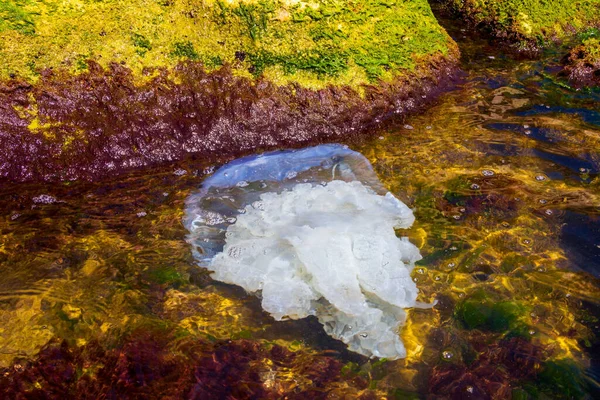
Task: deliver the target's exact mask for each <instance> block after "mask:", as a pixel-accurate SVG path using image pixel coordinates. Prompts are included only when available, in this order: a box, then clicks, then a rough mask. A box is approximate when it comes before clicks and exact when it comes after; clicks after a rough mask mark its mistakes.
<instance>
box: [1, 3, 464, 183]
mask: <svg viewBox="0 0 600 400" xmlns="http://www.w3.org/2000/svg"><path fill="white" fill-rule="evenodd" d="M0 16H2V22H0V58H1V59H2V60H3V63H2V64H1V65H0V100H1V105H0V149H2V150H0V153H1V154H0V155H1V156H2V157H3V159H4V160H6V161H5V162H4V163H2V164H0V177H4V178H8V179H12V180H19V181H22V180H30V179H46V180H56V179H78V178H97V177H101V176H104V175H106V174H107V173H114V172H116V171H120V170H123V169H127V168H132V167H142V166H146V165H153V164H158V163H162V162H166V161H173V160H178V159H182V158H183V157H185V156H186V155H189V154H196V155H198V154H199V155H203V156H206V155H208V154H211V155H214V154H216V153H218V154H221V155H223V154H232V153H237V154H239V153H243V152H248V151H251V150H254V149H256V148H266V147H275V146H282V145H286V146H289V145H293V144H296V143H308V142H315V141H323V140H340V139H342V138H348V137H351V136H354V135H356V134H358V133H360V132H364V130H365V129H366V128H367V127H368V126H372V125H373V124H374V123H375V124H377V123H379V122H380V121H381V120H382V119H384V118H386V117H389V116H391V115H394V114H403V113H406V112H407V111H410V110H413V109H415V108H417V107H418V106H419V105H421V104H423V103H424V102H426V101H428V100H429V98H431V97H432V95H433V94H435V93H436V91H438V90H439V89H440V87H441V86H442V85H443V84H446V83H447V80H448V79H447V78H448V76H450V75H452V74H453V73H454V71H455V70H456V65H457V58H458V57H457V56H458V49H457V47H456V44H455V43H454V42H453V41H452V39H451V38H450V37H449V36H448V35H447V34H446V32H445V31H444V29H443V28H442V27H440V25H439V24H438V23H437V21H436V20H435V18H434V16H433V14H432V12H431V9H430V7H429V4H428V3H427V1H426V0H410V1H399V0H354V1H339V0H319V1H312V2H305V1H297V0H228V1H219V0H217V1H212V0H204V1H200V0H192V1H183V0H169V1H165V0H133V1H125V0H105V1H95V0H79V1H74V0H68V1H54V0H49V1H45V2H37V1H31V0H19V1H11V2H8V3H3V4H2V5H0Z"/></svg>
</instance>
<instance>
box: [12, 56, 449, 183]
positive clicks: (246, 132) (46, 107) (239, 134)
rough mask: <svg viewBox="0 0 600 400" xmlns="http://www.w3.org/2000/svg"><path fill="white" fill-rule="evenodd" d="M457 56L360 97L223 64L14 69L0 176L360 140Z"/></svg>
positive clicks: (442, 76) (412, 106) (60, 174)
mask: <svg viewBox="0 0 600 400" xmlns="http://www.w3.org/2000/svg"><path fill="white" fill-rule="evenodd" d="M455 62H456V61H455V59H445V58H442V57H440V58H439V59H438V60H437V61H436V62H433V63H432V64H431V68H430V69H428V70H427V71H425V70H420V71H417V72H415V73H414V74H412V76H410V77H406V78H405V79H402V80H399V81H395V82H394V83H389V84H387V83H381V84H380V85H378V86H369V87H366V88H365V93H364V95H362V96H361V95H359V94H358V93H357V92H356V91H354V90H352V89H350V88H344V87H341V88H333V87H331V88H328V89H322V90H318V91H313V90H310V89H305V88H301V87H299V86H276V85H274V84H272V83H270V82H268V81H267V80H263V79H259V80H257V81H253V80H251V79H248V78H241V77H236V76H233V74H232V73H231V70H229V69H228V68H226V67H224V68H222V69H221V70H219V71H216V72H212V73H207V72H205V70H204V69H203V67H202V66H201V64H199V63H192V62H189V63H184V64H181V65H179V67H178V68H177V70H176V71H175V72H173V73H172V74H171V75H170V76H168V75H167V73H166V72H163V74H161V75H160V76H158V77H157V78H155V79H153V80H152V81H151V82H149V83H147V84H144V85H141V86H136V85H135V84H134V78H133V76H132V74H131V72H130V71H129V70H128V69H126V68H125V67H122V66H120V65H118V64H113V65H111V67H110V69H108V70H104V69H102V68H101V67H100V66H98V65H97V64H94V63H90V64H89V69H90V71H89V72H88V73H84V74H81V75H78V76H71V75H68V74H66V73H58V72H57V73H52V72H51V71H48V72H47V73H46V75H45V76H44V77H43V79H42V81H40V82H39V83H38V84H36V85H35V86H31V85H29V84H26V83H24V82H19V81H16V80H12V81H9V82H5V83H3V84H2V85H1V86H0V104H1V105H0V158H1V161H0V179H2V180H10V181H19V182H20V181H31V180H38V181H40V180H43V181H59V180H77V179H100V178H103V177H107V176H112V175H114V174H118V173H120V172H123V171H125V170H131V169H135V168H141V167H148V166H156V165H160V164H164V163H169V162H173V161H178V160H182V159H184V158H186V157H202V158H205V159H206V158H208V159H215V160H218V159H219V158H222V157H227V156H232V155H240V154H244V153H249V152H251V151H256V150H260V149H268V148H275V147H281V146H286V147H294V146H299V145H305V144H311V143H320V142H326V141H339V140H353V139H357V138H358V137H359V136H360V135H361V134H363V133H364V132H365V131H366V130H367V129H372V128H374V127H376V126H377V125H378V124H379V123H381V121H383V120H385V119H387V118H390V117H391V116H398V115H405V114H406V113H408V112H414V111H416V110H417V109H419V107H420V106H422V105H424V104H425V103H427V102H429V101H430V99H431V98H432V97H434V96H435V95H436V94H437V93H439V92H440V91H441V90H443V89H444V88H446V87H448V86H449V85H450V84H451V78H452V76H453V75H454V74H455V72H456V64H455ZM173 77H175V78H176V80H177V81H178V82H177V83H175V82H174V79H172V78H173Z"/></svg>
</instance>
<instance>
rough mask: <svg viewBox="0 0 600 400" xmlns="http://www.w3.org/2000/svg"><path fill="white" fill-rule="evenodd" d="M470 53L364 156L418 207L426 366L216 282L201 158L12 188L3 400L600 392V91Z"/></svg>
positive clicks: (3, 303)
mask: <svg viewBox="0 0 600 400" xmlns="http://www.w3.org/2000/svg"><path fill="white" fill-rule="evenodd" d="M462 50H463V53H464V58H465V64H464V68H465V71H466V72H465V77H464V80H463V82H462V83H460V84H459V85H458V87H457V88H456V90H454V91H452V92H450V93H447V94H445V95H443V96H442V97H441V98H440V99H439V101H437V103H436V105H434V106H433V107H432V108H430V109H429V110H428V111H427V112H425V113H423V114H421V115H417V116H414V117H411V118H408V119H406V120H405V121H402V122H401V123H399V124H397V127H395V128H388V129H382V130H381V131H378V132H374V135H373V137H372V138H371V139H368V140H365V141H364V142H363V143H360V144H353V145H351V147H352V149H353V150H356V151H358V152H360V153H362V154H363V155H365V156H366V157H367V158H368V159H369V161H370V162H371V164H372V165H373V166H374V168H375V171H376V173H377V175H378V177H379V179H380V180H381V182H382V183H383V184H384V186H385V187H386V188H387V189H388V190H389V191H391V192H392V193H393V194H394V195H395V196H396V197H398V198H399V199H401V200H402V201H403V202H405V203H406V204H408V205H409V206H410V207H412V208H414V213H415V216H416V222H415V224H414V225H413V227H412V228H411V229H409V230H407V231H406V232H402V234H403V235H404V234H406V235H407V236H408V237H409V238H410V240H411V242H412V243H414V244H415V245H417V246H418V247H419V249H420V252H421V254H422V255H423V256H424V258H423V260H421V261H419V262H418V265H417V267H416V268H415V270H414V271H413V274H412V277H413V279H414V280H415V281H416V283H417V285H418V287H419V289H420V295H419V298H418V300H419V301H422V302H426V303H429V302H432V301H433V300H437V305H436V306H435V307H434V308H433V309H413V310H410V311H409V312H408V318H407V323H406V325H405V326H404V327H403V328H402V331H401V336H402V340H403V342H404V343H405V345H406V348H407V351H408V356H407V358H406V359H403V360H396V361H386V360H378V359H371V360H369V359H367V358H366V357H363V356H360V355H357V354H354V353H352V352H349V351H348V350H346V349H345V347H344V345H343V344H341V343H340V342H338V341H335V340H333V339H331V338H330V337H328V336H327V335H326V334H325V333H324V331H323V329H322V328H321V326H320V325H319V323H318V322H317V321H316V319H315V318H307V319H303V320H298V321H284V322H276V321H274V320H273V319H272V318H271V317H270V316H269V315H268V314H267V313H265V312H263V311H262V309H261V306H260V300H259V299H258V298H256V297H255V296H251V295H248V294H246V293H245V292H244V291H243V290H242V289H240V288H238V287H235V286H230V285H225V284H222V283H219V282H216V281H213V280H212V279H211V278H210V276H209V274H208V272H207V271H205V270H203V269H201V268H198V267H197V266H196V265H195V261H194V259H193V257H192V253H191V249H190V246H189V245H188V243H187V242H186V241H185V236H186V233H187V232H186V229H185V227H184V226H183V223H182V220H183V217H184V203H185V200H186V198H187V197H188V196H189V195H190V194H192V193H194V192H195V191H196V190H197V189H198V187H199V186H200V185H201V183H202V180H203V178H204V177H205V176H206V175H207V174H210V173H212V172H214V171H215V169H216V168H218V167H219V166H215V165H204V164H202V163H201V162H195V163H193V164H192V163H190V164H179V165H176V166H172V167H167V168H162V169H156V170H151V171H144V172H139V173H134V174H130V175H128V176H125V177H119V178H117V179H115V180H112V181H106V182H102V183H98V184H85V183H70V184H60V185H48V186H42V185H4V186H3V187H2V188H0V214H1V215H0V233H1V236H0V268H1V272H2V279H0V369H1V371H0V393H1V394H2V395H0V397H7V398H13V397H16V395H15V393H25V392H27V393H32V395H33V396H36V395H37V396H38V397H40V398H43V394H45V395H46V396H48V397H52V396H54V397H55V398H61V397H62V398H64V397H65V396H74V395H76V394H78V395H80V396H84V395H81V393H85V396H87V397H90V398H91V397H94V398H96V397H102V396H105V397H109V398H122V397H123V396H129V397H136V396H137V397H149V398H153V397H157V398H158V397H163V398H164V397H169V396H170V397H171V398H182V397H192V398H194V397H195V398H209V397H211V396H212V397H215V398H225V397H227V396H230V397H229V398H252V397H253V398H281V397H284V396H287V397H290V398H295V397H299V398H303V397H309V396H310V397H317V398H321V397H324V396H325V395H330V396H336V397H344V396H345V397H348V398H357V397H359V396H363V397H364V398H379V397H386V396H387V397H392V398H424V397H429V398H444V397H447V398H477V399H481V398H510V397H512V398H515V399H527V398H532V399H533V398H598V396H599V389H598V384H597V382H598V381H599V380H600V342H599V339H598V332H600V329H599V326H600V322H599V320H598V318H600V280H599V277H600V175H599V174H600V106H599V104H600V103H599V101H600V92H598V91H595V92H594V91H584V90H579V91H577V90H575V89H571V88H569V87H566V86H565V85H563V84H561V83H560V82H559V81H555V80H554V79H552V78H551V77H550V75H549V74H548V73H547V71H551V70H552V68H553V63H555V58H556V56H554V55H552V54H549V55H547V56H545V58H543V59H542V60H538V61H520V62H516V61H514V60H510V59H508V58H506V57H504V56H502V55H501V54H498V53H494V52H493V50H492V49H488V48H486V46H485V45H482V44H480V43H469V42H468V41H466V40H465V41H464V43H463V49H462ZM490 56H492V57H494V58H490ZM85 396H84V397H85ZM111 396H112V397H111Z"/></svg>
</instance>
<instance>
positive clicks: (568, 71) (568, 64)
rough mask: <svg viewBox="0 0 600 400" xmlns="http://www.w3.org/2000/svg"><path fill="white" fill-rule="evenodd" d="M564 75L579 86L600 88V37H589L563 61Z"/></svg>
mask: <svg viewBox="0 0 600 400" xmlns="http://www.w3.org/2000/svg"><path fill="white" fill-rule="evenodd" d="M563 62H564V64H565V69H564V71H562V74H563V75H565V76H567V77H568V79H569V80H570V81H571V82H572V83H574V84H575V85H578V86H584V85H585V86H594V85H595V86H600V35H597V36H596V37H589V38H586V39H584V40H583V41H582V43H581V44H580V45H579V46H576V47H575V48H574V49H573V50H571V51H570V52H569V54H568V55H567V56H566V57H565V58H564V59H563Z"/></svg>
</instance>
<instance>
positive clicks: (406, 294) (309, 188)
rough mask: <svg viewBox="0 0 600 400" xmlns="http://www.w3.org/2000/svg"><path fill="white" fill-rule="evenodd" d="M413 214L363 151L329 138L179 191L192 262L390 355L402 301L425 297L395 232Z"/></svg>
mask: <svg viewBox="0 0 600 400" xmlns="http://www.w3.org/2000/svg"><path fill="white" fill-rule="evenodd" d="M414 220H415V217H414V215H413V212H412V210H411V209H410V208H409V207H408V206H407V205H406V204H404V203H403V202H402V201H400V200H399V199H397V198H396V197H395V196H394V195H392V194H391V193H390V192H388V191H387V190H386V189H385V187H384V186H383V185H382V184H381V182H380V181H379V179H378V178H377V176H376V174H375V172H374V171H373V168H372V166H371V164H370V163H369V161H368V160H367V159H366V158H365V157H364V156H363V155H361V154H360V153H358V152H355V151H352V150H350V149H349V148H348V147H347V146H343V145H336V144H328V145H320V146H316V147H311V148H306V149H302V150H288V151H276V152H269V153H265V154H261V155H257V156H250V157H244V158H241V159H238V160H235V161H233V162H231V163H229V164H227V165H225V166H223V167H222V168H220V169H219V170H217V171H216V172H215V173H214V174H212V175H211V176H209V177H208V178H206V179H205V180H204V182H203V183H202V186H201V187H200V189H199V190H198V191H197V192H195V193H193V194H192V195H191V196H190V197H189V198H188V199H187V201H186V208H185V217H184V225H185V226H186V228H187V229H188V231H189V234H188V235H187V241H188V242H189V243H190V245H191V246H192V252H193V255H194V257H195V259H196V261H197V263H198V265H199V266H201V267H203V268H206V269H208V270H209V271H211V272H212V273H211V277H212V278H213V279H215V280H217V281H221V282H224V283H228V284H232V285H238V286H241V287H242V288H244V289H245V290H246V291H247V292H249V293H253V294H256V295H258V296H259V297H260V299H261V305H262V308H263V309H264V310H265V311H266V312H268V313H269V314H270V315H271V316H272V317H273V318H274V319H275V320H286V319H300V318H306V317H308V316H315V317H316V318H317V319H318V320H319V322H320V323H321V324H322V325H323V328H324V330H325V332H326V333H327V334H328V335H330V336H332V337H333V338H335V339H337V340H341V341H342V342H344V343H345V344H346V345H347V346H348V348H349V350H351V351H354V352H357V353H359V354H362V355H365V356H367V357H385V358H388V359H397V358H404V357H406V349H405V347H404V345H403V343H402V341H401V338H400V335H399V330H400V329H401V327H402V325H403V324H404V323H405V320H406V312H405V309H407V308H411V307H418V306H423V305H422V304H420V303H418V302H417V301H416V298H417V294H418V289H417V286H416V284H415V282H414V281H413V280H412V279H411V277H410V273H411V271H412V269H413V268H414V265H415V262H416V261H418V260H420V259H421V255H420V253H419V250H418V248H417V247H416V246H415V245H413V244H412V243H410V242H409V240H408V238H406V237H402V238H399V237H398V236H397V235H396V230H397V229H406V228H409V227H410V226H411V225H412V224H413V222H414Z"/></svg>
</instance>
